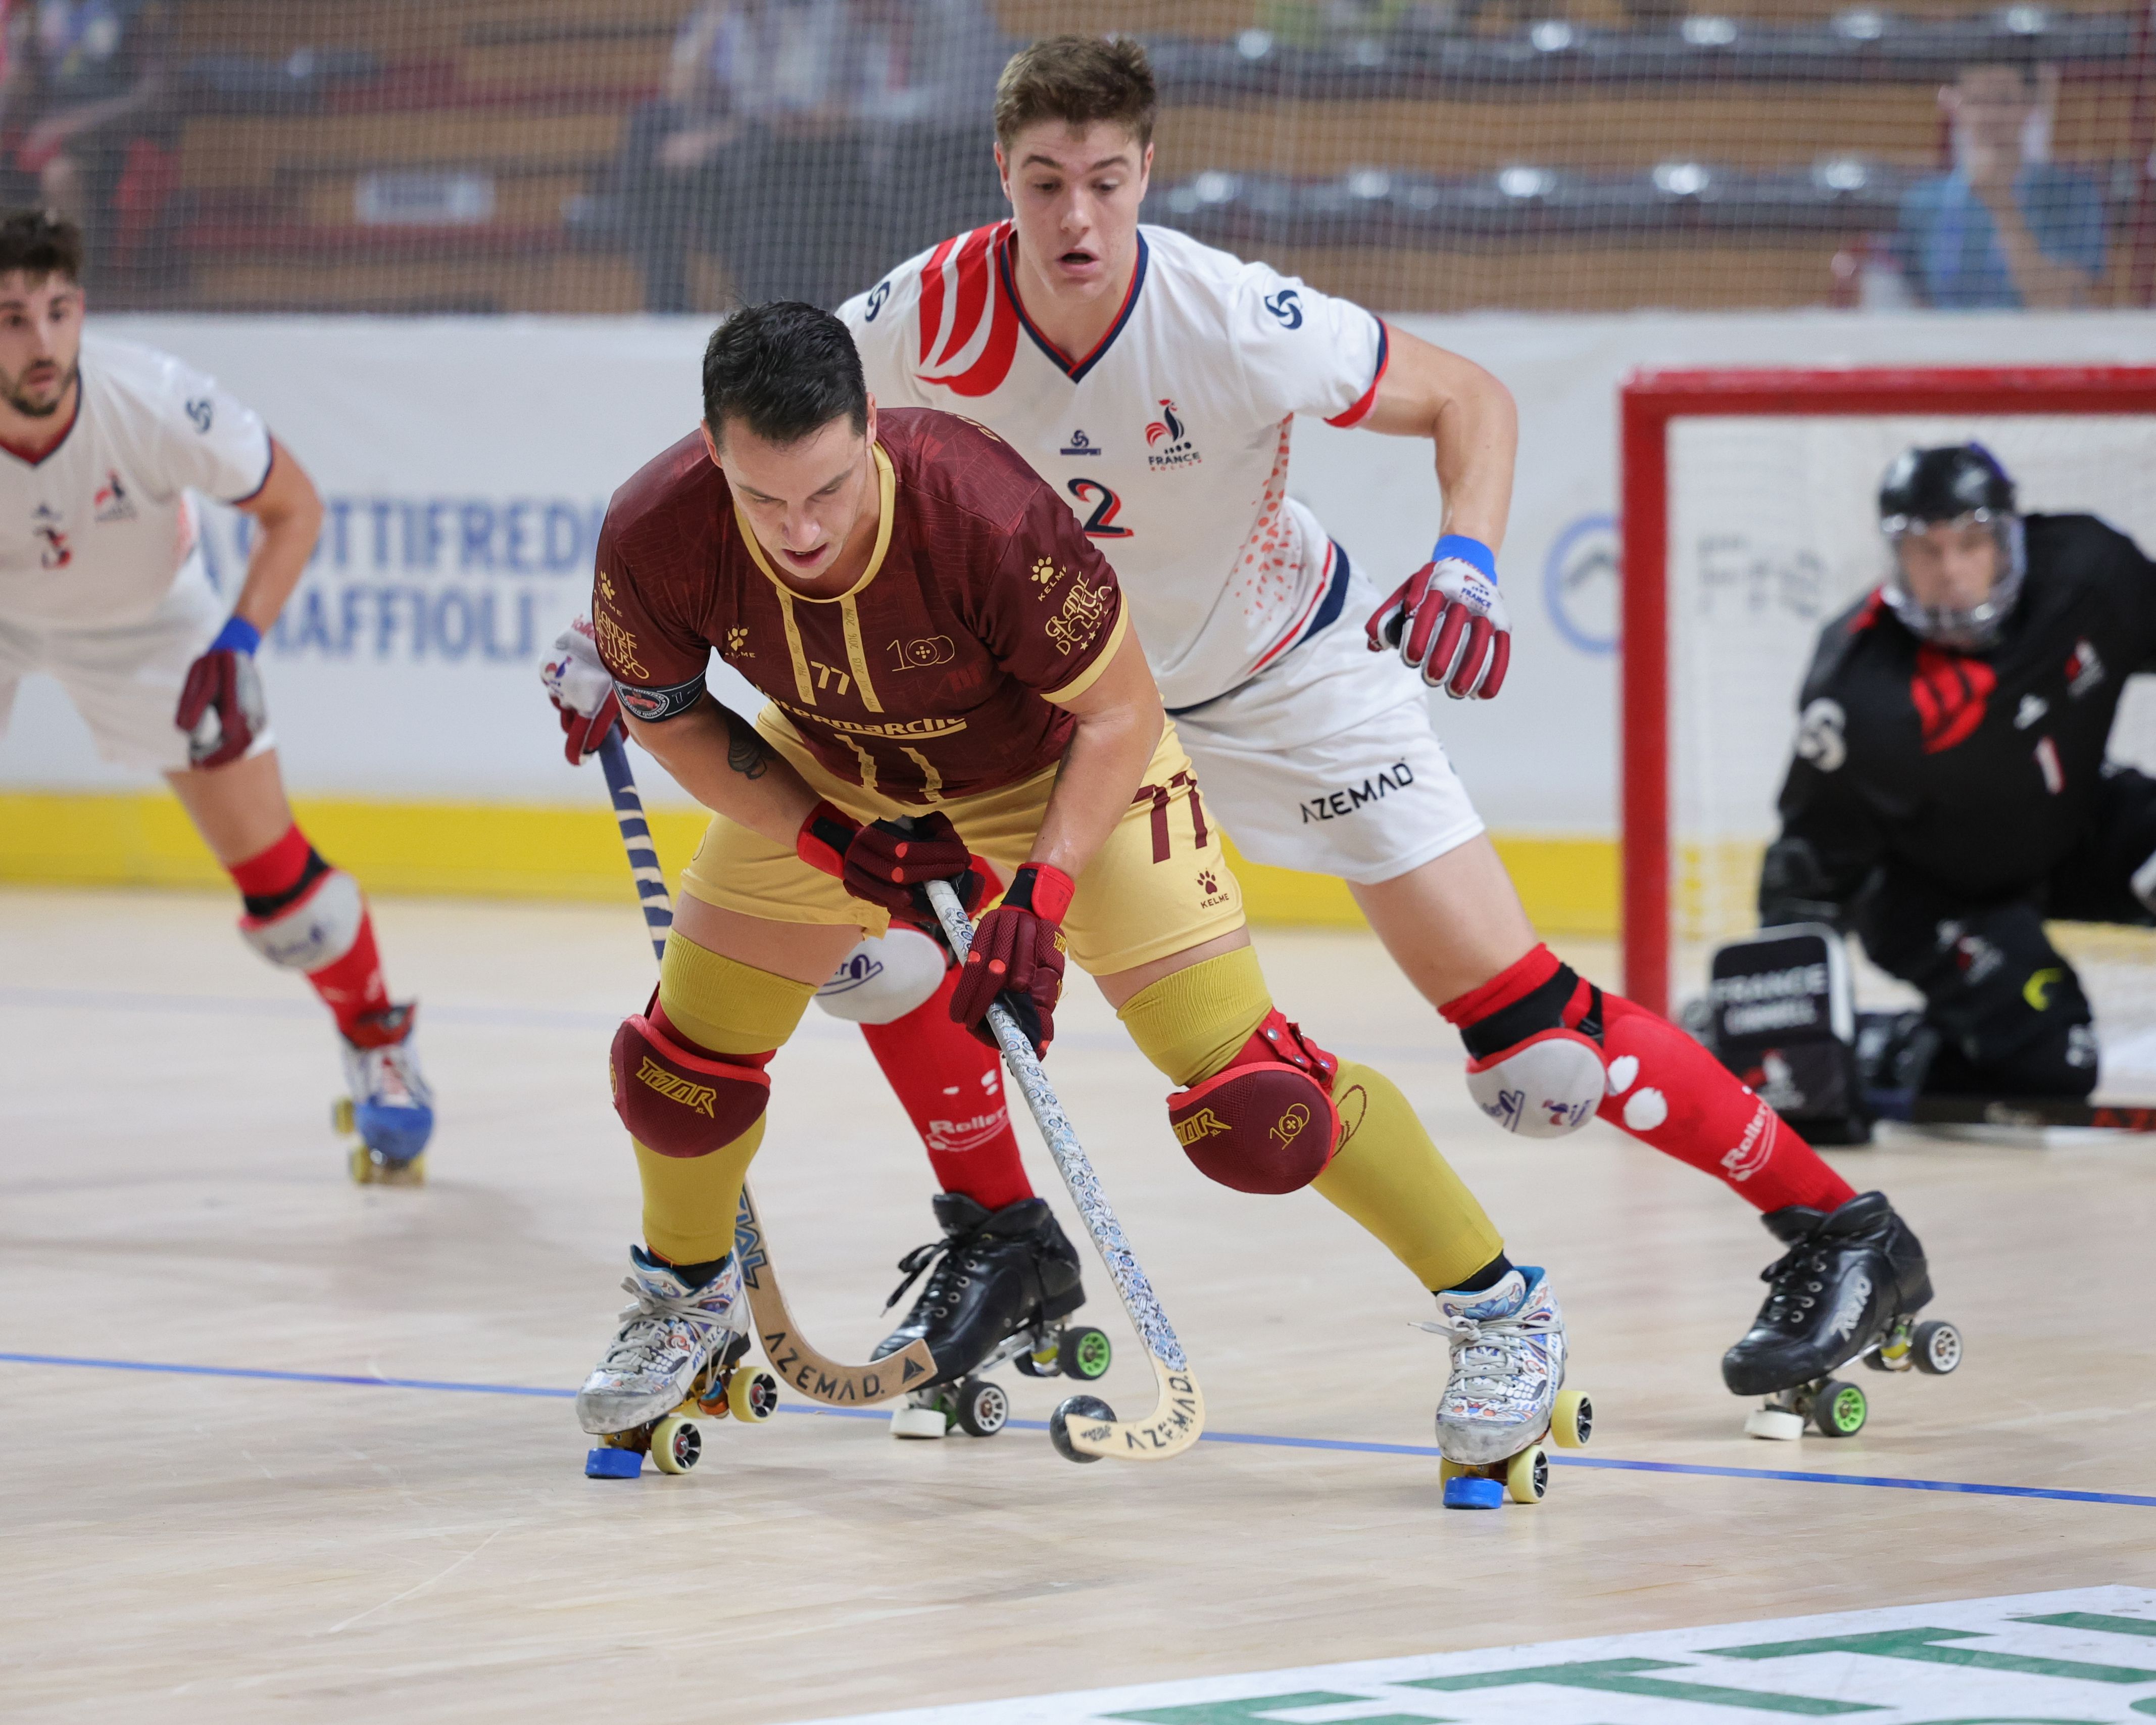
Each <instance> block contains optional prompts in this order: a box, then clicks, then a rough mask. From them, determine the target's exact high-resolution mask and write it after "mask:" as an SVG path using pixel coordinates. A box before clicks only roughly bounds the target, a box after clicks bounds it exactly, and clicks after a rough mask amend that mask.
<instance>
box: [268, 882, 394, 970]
mask: <svg viewBox="0 0 2156 1725" xmlns="http://www.w3.org/2000/svg"><path fill="white" fill-rule="evenodd" d="M366 921H367V901H366V899H365V897H364V896H362V894H361V892H360V890H359V882H358V881H357V880H353V879H352V876H351V875H347V874H346V873H345V871H344V870H342V869H329V870H325V871H324V872H323V873H321V874H320V875H316V877H315V878H314V880H312V881H311V882H310V883H309V884H308V886H307V887H306V889H305V891H302V892H301V893H300V896H298V897H297V898H295V899H294V900H293V901H292V902H291V903H290V904H288V905H284V906H280V907H279V908H278V909H276V910H275V911H271V912H270V913H269V915H268V916H242V917H241V918H240V919H239V933H240V937H241V938H242V939H243V940H244V941H245V942H247V944H248V945H249V946H250V947H254V950H255V951H256V952H259V953H260V954H261V955H262V956H263V957H264V958H267V959H268V960H269V962H270V963H272V964H275V965H276V966H278V967H279V968H280V969H284V970H297V971H301V972H305V973H310V974H311V973H313V972H315V971H317V970H320V969H321V968H323V967H324V966H325V965H329V964H334V963H336V962H337V960H338V959H340V958H341V957H344V955H345V954H346V953H347V952H350V951H351V950H352V947H353V946H354V945H355V944H356V943H357V942H358V940H359V932H360V930H361V928H362V927H364V926H365V924H366Z"/></svg>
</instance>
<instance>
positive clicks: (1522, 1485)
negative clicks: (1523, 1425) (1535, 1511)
mask: <svg viewBox="0 0 2156 1725" xmlns="http://www.w3.org/2000/svg"><path fill="white" fill-rule="evenodd" d="M1548 1490H1549V1453H1548V1451H1547V1450H1544V1449H1543V1446H1542V1445H1540V1444H1529V1445H1527V1448H1526V1449H1524V1450H1521V1451H1520V1453H1519V1454H1518V1455H1515V1456H1514V1457H1513V1458H1512V1461H1510V1462H1509V1463H1507V1466H1506V1468H1505V1495H1506V1496H1507V1497H1509V1498H1511V1499H1512V1502H1515V1503H1540V1502H1542V1501H1543V1496H1544V1494H1545V1493H1547V1492H1548Z"/></svg>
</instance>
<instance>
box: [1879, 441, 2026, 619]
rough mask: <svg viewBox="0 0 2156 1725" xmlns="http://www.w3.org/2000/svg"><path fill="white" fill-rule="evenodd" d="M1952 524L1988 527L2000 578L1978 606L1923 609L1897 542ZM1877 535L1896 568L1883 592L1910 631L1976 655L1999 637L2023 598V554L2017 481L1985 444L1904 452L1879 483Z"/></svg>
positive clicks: (1996, 579) (1927, 606) (2024, 558)
mask: <svg viewBox="0 0 2156 1725" xmlns="http://www.w3.org/2000/svg"><path fill="white" fill-rule="evenodd" d="M1949 522H1953V523H1966V524H1969V525H1972V526H1984V527H1989V529H1990V530H1991V533H1992V536H1993V538H1994V540H1995V541H1996V542H1997V544H1998V546H1999V573H1998V575H1997V576H1996V577H1995V578H1994V580H1993V581H1992V583H1991V591H1990V592H1989V593H1988V594H1986V595H1985V596H1984V598H1983V599H1982V600H1981V601H1979V603H1976V604H1974V605H1967V606H1953V605H1925V604H1920V603H1917V599H1916V598H1915V596H1914V595H1913V594H1912V593H1910V591H1909V585H1908V578H1907V576H1906V575H1905V574H1904V573H1903V572H1902V551H1901V542H1902V540H1903V539H1904V538H1906V537H1907V536H1909V535H1910V534H1912V533H1921V532H1922V531H1924V530H1925V529H1926V528H1928V527H1935V526H1942V525H1943V524H1946V523H1949ZM1879 531H1881V532H1882V533H1884V534H1885V535H1886V542H1887V543H1888V545H1890V546H1891V547H1893V550H1894V565H1893V569H1892V572H1891V573H1890V574H1889V575H1888V576H1887V578H1886V584H1885V585H1884V587H1883V588H1881V593H1882V594H1883V595H1884V597H1885V598H1886V603H1887V605H1888V607H1889V608H1891V609H1892V611H1893V613H1894V614H1895V615H1896V616H1897V617H1898V618H1900V619H1902V624H1904V625H1905V626H1906V627H1907V629H1908V630H1909V632H1910V633H1911V634H1914V635H1916V636H1917V638H1918V639H1922V640H1927V641H1935V642H1937V643H1938V644H1939V645H1940V646H1943V647H1954V648H1959V649H1963V650H1965V651H1979V650H1981V649H1984V648H1986V647H1989V646H1990V645H1992V644H1994V642H1996V641H1997V640H1998V639H1999V634H2000V632H2001V631H2002V630H2003V629H2005V626H2006V619H2008V618H2009V617H2010V616H2012V615H2013V614H2014V606H2015V601H2017V600H2018V599H2019V598H2020V597H2021V583H2022V578H2023V577H2024V575H2025V573H2026V572H2027V557H2026V555H2025V547H2024V545H2023V542H2022V536H2021V516H2020V512H2019V511H2018V510H2017V509H2016V508H2015V496H2014V481H2013V480H2011V479H2010V478H2009V477H2008V476H2007V472H2006V470H2005V468H2003V467H2001V466H2000V465H1999V460H1998V458H1997V457H1996V456H1994V454H1992V453H1991V451H1990V450H1989V449H1985V448H1984V445H1983V444H1946V445H1945V446H1943V447H1942V448H1939V449H1904V450H1903V451H1902V453H1901V454H1899V455H1897V456H1896V457H1895V458H1894V462H1893V465H1892V466H1890V467H1889V468H1888V469H1887V470H1886V477H1885V478H1884V479H1882V480H1880V482H1879Z"/></svg>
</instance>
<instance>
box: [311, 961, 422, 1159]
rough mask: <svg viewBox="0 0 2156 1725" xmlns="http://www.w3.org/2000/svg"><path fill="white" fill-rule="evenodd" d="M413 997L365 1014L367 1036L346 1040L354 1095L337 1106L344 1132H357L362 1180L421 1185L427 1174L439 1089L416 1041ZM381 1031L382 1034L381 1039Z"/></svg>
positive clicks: (336, 1119) (335, 1120) (355, 1152)
mask: <svg viewBox="0 0 2156 1725" xmlns="http://www.w3.org/2000/svg"><path fill="white" fill-rule="evenodd" d="M415 1010H416V1008H415V1007H414V1006H413V1004H411V1003H409V1002H407V1003H406V1004H404V1005H403V1006H390V1007H384V1008H383V1009H382V1010H381V1011H380V1012H372V1013H369V1014H367V1016H366V1017H365V1018H363V1019H361V1020H360V1024H361V1027H362V1040H360V1041H357V1042H354V1041H352V1040H349V1039H347V1040H346V1042H345V1045H344V1080H345V1086H346V1090H347V1091H348V1092H349V1094H348V1095H346V1096H342V1097H341V1098H339V1099H338V1101H337V1102H336V1106H334V1107H333V1108H332V1109H331V1112H330V1119H331V1124H332V1125H333V1126H334V1127H336V1130H337V1131H338V1132H356V1133H357V1134H358V1137H359V1142H358V1143H357V1144H355V1145H354V1146H353V1147H352V1178H353V1179H355V1180H357V1181H358V1182H359V1183H360V1184H361V1185H362V1186H369V1185H377V1184H380V1185H405V1186H416V1185H418V1184H419V1183H420V1182H421V1181H422V1180H423V1179H424V1178H426V1171H427V1156H426V1151H427V1140H428V1139H429V1138H430V1137H433V1136H434V1091H431V1090H429V1089H428V1087H427V1081H426V1079H425V1078H423V1076H421V1075H420V1072H419V1051H418V1050H417V1049H416V1048H414V1047H413V1045H412V1024H413V1013H414V1012H415ZM377 1037H379V1038H380V1039H381V1040H376V1038H377Z"/></svg>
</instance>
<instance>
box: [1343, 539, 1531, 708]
mask: <svg viewBox="0 0 2156 1725" xmlns="http://www.w3.org/2000/svg"><path fill="white" fill-rule="evenodd" d="M1364 632H1365V634H1367V635H1368V638H1369V642H1370V650H1371V651H1372V652H1373V653H1382V652H1383V651H1384V650H1385V649H1387V648H1388V647H1397V648H1399V651H1400V657H1401V658H1402V659H1404V660H1406V661H1407V662H1408V663H1409V665H1413V666H1414V668H1415V669H1416V670H1419V671H1420V672H1421V673H1422V680H1423V681H1424V682H1425V683H1427V684H1429V685H1430V687H1431V688H1433V689H1437V688H1442V689H1443V690H1444V691H1445V693H1446V694H1447V695H1450V696H1451V697H1452V698H1453V699H1454V700H1455V701H1466V700H1471V699H1472V700H1481V701H1487V700H1489V699H1490V698H1491V696H1494V695H1496V692H1497V691H1498V690H1499V689H1501V688H1502V687H1503V686H1504V682H1505V670H1506V667H1507V665H1510V664H1511V663H1512V619H1510V618H1509V617H1507V615H1506V614H1505V600H1504V597H1503V595H1501V593H1499V592H1498V591H1497V563H1496V557H1494V556H1493V555H1492V554H1491V551H1490V548H1489V547H1487V546H1486V545H1484V544H1483V543H1482V542H1481V541H1480V540H1478V539H1470V538H1468V537H1466V536H1465V535H1464V534H1458V533H1448V534H1446V535H1445V537H1443V538H1442V539H1440V540H1439V541H1438V542H1437V544H1436V547H1435V548H1434V549H1433V550H1432V551H1431V552H1430V561H1429V562H1426V563H1424V565H1423V566H1422V567H1421V568H1419V569H1418V570H1416V571H1415V572H1414V574H1413V575H1410V576H1409V578H1407V579H1406V580H1405V581H1404V582H1402V583H1400V585H1399V588H1397V589H1395V590H1394V593H1393V595H1392V597H1391V598H1389V599H1387V600H1386V601H1385V603H1383V604H1382V605H1380V606H1378V608H1377V609H1376V610H1374V611H1373V612H1372V613H1371V614H1370V620H1369V622H1368V624H1366V625H1365V629H1364Z"/></svg>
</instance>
